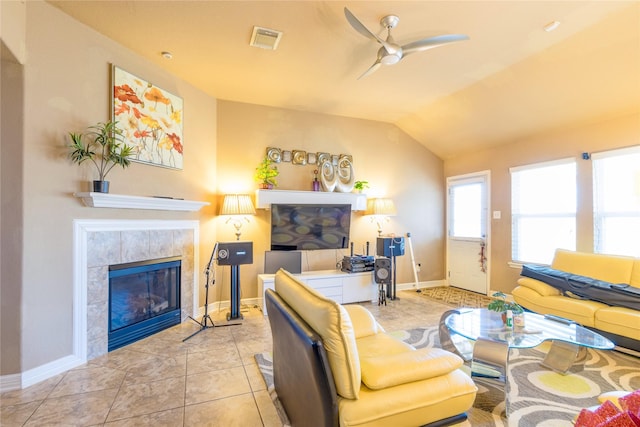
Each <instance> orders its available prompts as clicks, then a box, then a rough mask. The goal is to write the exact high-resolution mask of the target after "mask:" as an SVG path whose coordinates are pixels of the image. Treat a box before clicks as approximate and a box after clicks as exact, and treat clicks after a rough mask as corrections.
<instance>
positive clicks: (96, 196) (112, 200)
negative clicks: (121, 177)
mask: <svg viewBox="0 0 640 427" xmlns="http://www.w3.org/2000/svg"><path fill="white" fill-rule="evenodd" d="M73 195H74V196H75V197H78V198H80V199H82V201H83V202H84V204H85V205H87V206H89V207H92V208H120V209H150V210H161V211H191V212H195V211H199V210H200V209H201V208H202V207H203V206H207V205H209V202H200V201H195V200H181V199H172V198H165V197H145V196H126V195H122V194H109V193H93V192H91V193H73Z"/></svg>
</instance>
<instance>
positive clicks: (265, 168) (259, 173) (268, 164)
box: [254, 156, 280, 189]
mask: <svg viewBox="0 0 640 427" xmlns="http://www.w3.org/2000/svg"><path fill="white" fill-rule="evenodd" d="M279 173H280V171H279V170H278V167H277V166H276V165H274V164H273V162H272V161H271V159H270V158H269V157H267V156H264V158H263V159H262V162H260V164H259V165H258V167H257V168H256V173H255V175H254V178H255V180H256V181H257V182H258V183H259V187H260V188H261V189H272V188H273V187H275V186H277V185H278V181H277V180H276V177H277V176H278V174H279Z"/></svg>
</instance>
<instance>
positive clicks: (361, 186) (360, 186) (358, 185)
mask: <svg viewBox="0 0 640 427" xmlns="http://www.w3.org/2000/svg"><path fill="white" fill-rule="evenodd" d="M353 188H354V189H355V190H356V192H358V193H362V192H363V191H364V190H366V189H367V188H369V181H356V182H355V183H354V184H353Z"/></svg>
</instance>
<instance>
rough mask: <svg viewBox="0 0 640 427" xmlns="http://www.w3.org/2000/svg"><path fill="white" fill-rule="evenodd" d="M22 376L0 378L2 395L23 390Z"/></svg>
mask: <svg viewBox="0 0 640 427" xmlns="http://www.w3.org/2000/svg"><path fill="white" fill-rule="evenodd" d="M21 379H22V378H21V376H20V374H10V375H2V376H0V393H4V392H7V391H13V390H20V389H21V388H22V381H21Z"/></svg>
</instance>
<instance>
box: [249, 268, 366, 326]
mask: <svg viewBox="0 0 640 427" xmlns="http://www.w3.org/2000/svg"><path fill="white" fill-rule="evenodd" d="M294 276H296V278H298V279H300V281H302V282H304V283H306V284H307V285H309V286H310V287H312V288H313V289H315V290H316V291H318V292H320V293H321V294H322V295H324V296H326V297H327V298H331V299H332V300H334V301H336V302H338V303H340V304H348V303H352V302H362V301H372V302H376V301H377V300H378V286H377V285H376V283H375V281H374V280H373V271H364V272H361V273H345V272H344V271H340V270H322V271H307V272H304V273H301V274H294ZM274 277H275V274H259V275H258V295H259V296H260V302H261V305H262V312H263V313H264V315H265V316H266V315H267V308H266V306H265V302H264V292H265V290H267V289H273V288H274Z"/></svg>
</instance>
